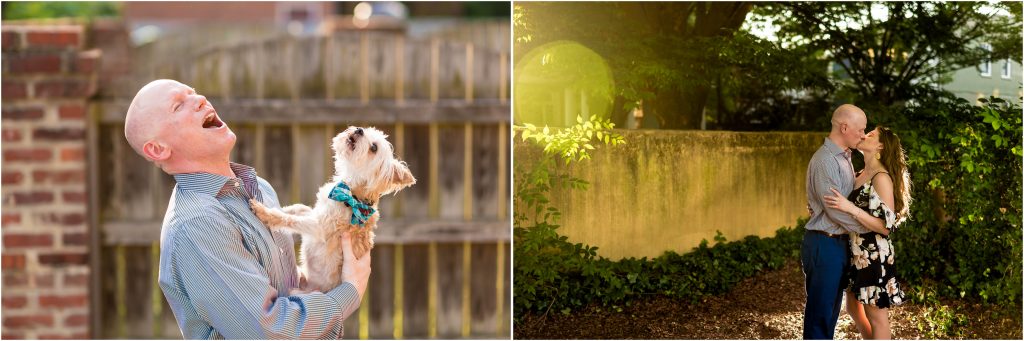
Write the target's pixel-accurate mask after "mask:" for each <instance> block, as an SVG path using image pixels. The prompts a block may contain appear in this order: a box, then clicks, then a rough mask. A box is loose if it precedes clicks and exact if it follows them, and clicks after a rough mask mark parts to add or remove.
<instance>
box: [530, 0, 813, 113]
mask: <svg viewBox="0 0 1024 341" xmlns="http://www.w3.org/2000/svg"><path fill="white" fill-rule="evenodd" d="M515 6H516V11H515V14H514V18H513V24H514V25H515V28H516V32H515V34H516V38H515V44H516V51H517V53H516V54H517V55H522V54H523V53H520V52H519V51H524V52H529V51H530V50H531V49H533V48H536V47H538V46H541V45H544V44H546V43H549V42H552V41H561V40H570V41H574V42H578V43H580V44H583V45H584V46H586V47H587V48H590V49H592V50H593V51H595V52H597V53H598V54H599V55H601V56H602V57H603V58H605V59H606V60H607V62H608V65H609V67H610V68H611V70H612V74H613V75H614V79H615V87H616V90H617V91H616V105H615V106H613V110H614V112H613V115H612V117H613V119H614V120H615V122H623V121H625V119H626V111H627V110H628V109H632V108H633V107H635V106H636V105H637V103H639V102H640V101H643V109H644V114H645V115H648V116H650V117H653V118H654V119H655V121H657V122H658V125H659V126H660V127H661V128H666V129H694V128H699V127H700V124H701V118H702V117H703V116H704V113H705V108H707V109H708V111H709V112H712V114H710V115H708V117H710V118H711V119H712V120H715V121H716V122H723V121H725V122H740V121H744V120H746V121H747V122H749V121H750V119H751V117H745V115H746V114H747V113H748V112H749V111H751V110H749V109H750V108H751V107H752V106H753V105H755V104H756V103H759V101H761V102H763V101H765V100H766V99H768V98H772V97H775V96H778V95H779V94H781V93H784V92H785V91H787V90H802V89H803V88H804V87H816V88H825V87H827V86H828V85H829V83H828V82H827V80H826V79H825V77H824V71H825V66H824V64H823V62H822V61H820V60H818V59H817V58H815V57H814V53H812V52H807V51H803V50H798V49H793V48H786V49H784V48H782V47H780V46H779V45H778V44H775V43H772V42H769V41H765V40H763V39H760V38H757V37H755V36H753V35H751V34H749V33H747V32H743V31H741V30H740V27H741V26H742V25H743V23H744V20H745V17H746V14H747V13H748V12H749V11H750V9H751V8H752V6H753V5H752V4H751V3H743V2H628V3H627V2H603V3H559V2H526V3H516V5H515ZM517 58H521V57H517ZM779 70H786V72H778V71H779ZM751 97H753V98H751ZM780 117H782V116H780Z"/></svg>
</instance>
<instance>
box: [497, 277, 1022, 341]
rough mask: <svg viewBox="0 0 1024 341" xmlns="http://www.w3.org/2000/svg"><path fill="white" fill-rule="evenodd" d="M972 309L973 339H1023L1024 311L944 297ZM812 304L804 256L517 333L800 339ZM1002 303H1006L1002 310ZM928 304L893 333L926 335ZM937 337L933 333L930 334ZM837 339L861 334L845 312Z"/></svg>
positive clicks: (532, 318)
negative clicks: (731, 283) (707, 293)
mask: <svg viewBox="0 0 1024 341" xmlns="http://www.w3.org/2000/svg"><path fill="white" fill-rule="evenodd" d="M944 304H946V305H948V306H950V307H951V308H952V309H953V311H954V312H956V313H961V314H964V315H966V316H967V319H966V322H965V323H966V326H960V327H956V330H957V331H959V332H960V333H961V334H962V336H960V337H959V338H967V339H1016V340H1020V339H1021V326H1022V323H1021V310H1020V308H1019V307H1018V308H1016V309H1013V308H1006V309H1001V310H1002V311H994V310H993V309H992V307H984V306H981V305H978V304H966V303H963V302H959V301H950V302H944ZM803 306H804V287H803V274H802V273H801V272H800V265H799V264H798V263H796V262H793V263H790V264H788V265H787V266H786V267H784V268H783V269H780V270H776V271H769V272H764V273H761V274H759V275H757V276H754V277H752V278H748V279H746V280H744V281H743V282H741V283H739V284H738V285H736V287H734V288H733V290H732V291H730V292H729V293H727V294H725V295H722V296H715V297H709V298H706V299H704V300H703V301H702V302H700V303H697V304H693V305H690V304H687V303H684V302H677V301H675V300H673V299H670V298H666V297H663V296H652V297H650V298H647V299H643V300H638V301H636V302H634V303H633V304H632V306H630V307H623V308H622V311H621V312H617V311H615V309H607V308H605V309H602V308H599V307H590V308H588V309H585V310H584V311H580V312H574V313H573V314H571V315H568V316H566V315H562V314H559V313H556V312H552V313H550V314H549V315H548V316H547V317H543V316H539V315H528V316H525V317H524V318H523V319H522V322H521V323H520V324H519V325H516V326H515V331H514V338H516V339H800V338H801V337H802V332H801V331H802V323H803ZM997 310H999V309H997ZM925 311H926V307H923V306H920V305H915V304H914V303H911V302H908V303H906V304H904V305H902V306H900V307H897V308H895V309H893V310H891V313H890V314H891V315H890V321H891V323H892V331H893V338H899V339H920V338H926V336H925V335H924V333H922V332H921V331H920V330H919V329H918V324H919V323H923V324H924V325H927V320H925V319H924V315H925ZM928 338H930V337H928ZM836 339H860V335H859V334H858V333H857V331H856V329H855V327H854V326H853V322H852V320H851V319H850V317H849V316H848V315H846V314H845V312H844V313H843V314H842V315H840V318H839V325H838V327H837V328H836Z"/></svg>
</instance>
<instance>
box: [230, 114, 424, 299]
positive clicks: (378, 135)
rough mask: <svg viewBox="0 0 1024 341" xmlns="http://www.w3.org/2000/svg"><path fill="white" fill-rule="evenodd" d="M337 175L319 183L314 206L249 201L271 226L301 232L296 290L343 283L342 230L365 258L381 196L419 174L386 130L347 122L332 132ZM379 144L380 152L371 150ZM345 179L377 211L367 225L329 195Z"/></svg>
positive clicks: (410, 182)
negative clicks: (399, 157) (354, 220)
mask: <svg viewBox="0 0 1024 341" xmlns="http://www.w3.org/2000/svg"><path fill="white" fill-rule="evenodd" d="M332 142H333V144H332V147H333V148H334V172H335V174H334V178H333V179H331V181H330V182H328V183H326V184H324V185H323V186H321V187H320V190H319V191H318V192H317V195H316V204H315V205H314V207H313V208H309V207H308V206H306V205H302V204H295V205H291V206H288V207H285V208H283V209H270V208H267V207H266V206H263V204H261V203H260V202H259V201H256V200H251V201H250V204H251V206H252V209H253V212H255V213H256V216H257V217H258V218H259V219H260V220H261V221H263V223H264V224H266V225H267V227H269V228H271V229H283V230H286V231H290V232H295V233H300V234H302V253H301V256H300V258H301V264H300V265H299V276H300V285H299V290H298V292H309V291H314V290H315V291H320V292H327V291H330V290H331V289H333V288H334V287H336V286H338V285H339V284H341V264H342V259H343V257H342V250H341V234H342V233H343V232H346V231H349V232H351V235H352V252H353V253H354V254H355V256H356V257H357V258H361V257H362V256H363V255H365V254H366V253H368V252H370V249H371V248H373V237H374V233H373V230H374V229H375V228H376V227H377V220H378V219H379V218H380V210H379V209H378V208H377V206H378V203H379V201H380V197H381V196H383V195H385V194H389V193H395V192H397V191H399V190H401V189H403V188H406V187H409V186H412V185H413V184H415V183H416V179H415V178H414V177H413V176H412V173H411V172H409V167H408V166H406V164H405V162H402V161H399V160H397V159H395V157H394V153H393V151H392V147H391V143H389V142H388V141H387V135H385V134H384V133H382V132H381V131H379V130H377V129H374V128H357V127H348V129H345V131H343V132H341V133H340V134H338V135H337V136H335V137H334V140H333V141H332ZM373 145H376V148H377V151H376V152H373V151H371V146H373ZM339 181H344V182H345V183H346V184H348V186H349V187H350V188H351V189H352V194H353V195H354V196H355V197H356V198H359V199H360V200H363V201H364V202H365V201H368V200H369V201H370V202H372V206H373V208H374V209H375V210H377V212H375V213H374V214H373V215H372V216H371V217H370V218H369V219H367V221H366V224H365V225H364V226H363V227H358V226H355V225H351V224H350V220H349V219H350V218H351V217H352V209H351V208H349V207H347V206H345V204H343V203H341V202H338V201H336V200H333V199H330V198H328V197H327V196H328V195H329V194H330V193H331V189H332V188H334V186H335V185H336V184H337V183H338V182H339Z"/></svg>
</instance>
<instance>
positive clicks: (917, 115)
mask: <svg viewBox="0 0 1024 341" xmlns="http://www.w3.org/2000/svg"><path fill="white" fill-rule="evenodd" d="M927 97H928V100H926V101H923V102H922V103H921V104H918V105H914V106H909V107H907V108H904V109H900V110H896V111H894V112H892V113H882V114H880V115H879V117H880V119H879V121H880V123H881V124H885V125H889V126H890V127H892V128H893V130H894V131H896V132H897V134H899V135H900V137H901V139H902V141H903V145H904V148H905V149H906V151H907V156H908V164H909V169H910V174H911V178H912V181H913V185H914V188H913V192H912V194H913V197H914V203H913V205H912V206H911V216H912V217H911V220H910V221H908V222H907V223H906V224H905V225H904V226H903V227H901V229H900V230H897V231H896V232H895V233H893V243H894V245H895V248H896V252H897V254H898V255H899V256H898V258H897V262H898V263H897V264H898V265H897V267H898V269H899V275H900V276H901V277H903V279H904V280H906V281H908V282H910V283H925V282H934V283H936V284H937V285H936V288H937V289H938V294H939V295H941V296H953V297H977V298H980V299H981V300H982V301H986V302H1006V301H1010V302H1015V303H1016V304H1019V302H1020V301H1021V271H1022V268H1021V256H1022V249H1021V215H1022V211H1021V187H1022V183H1021V169H1022V163H1021V156H1022V155H1024V154H1022V152H1021V136H1022V133H1024V132H1022V128H1021V107H1020V106H1019V105H1016V104H1012V103H1007V102H1005V101H1003V100H1001V99H999V98H991V99H988V100H984V99H983V100H982V101H983V102H985V103H983V105H982V106H975V105H972V104H971V103H969V102H967V101H966V100H963V99H960V98H956V97H955V96H953V95H952V94H949V93H944V92H939V93H935V94H933V95H931V96H927Z"/></svg>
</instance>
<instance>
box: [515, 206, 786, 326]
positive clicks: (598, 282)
mask: <svg viewBox="0 0 1024 341" xmlns="http://www.w3.org/2000/svg"><path fill="white" fill-rule="evenodd" d="M804 223H806V221H804V220H801V221H799V222H798V223H797V227H795V228H790V227H783V228H780V229H779V230H778V231H776V234H775V237H773V238H757V237H754V236H748V237H746V238H744V239H742V240H739V241H732V242H727V241H726V240H725V237H724V236H722V234H721V233H720V232H719V234H718V235H717V236H716V237H715V245H714V246H709V245H708V241H707V240H704V241H702V242H701V244H700V246H698V247H697V248H695V249H693V251H691V252H689V253H686V254H677V253H675V252H672V251H669V252H666V253H665V254H663V255H662V256H659V257H657V258H654V259H651V260H648V259H647V258H646V257H645V258H641V259H636V258H628V259H622V260H619V261H611V260H609V259H607V258H604V257H600V256H597V253H596V252H597V248H595V247H592V246H587V245H583V244H581V243H575V244H573V243H570V242H568V241H566V237H564V236H559V235H558V234H557V232H556V228H557V226H555V225H550V224H538V225H536V226H533V227H530V228H516V229H515V241H516V244H515V245H516V248H515V259H516V266H515V273H514V278H515V284H514V289H513V290H514V295H515V298H516V299H515V307H514V314H515V316H522V314H523V313H525V312H528V311H532V312H539V313H547V312H549V311H552V310H553V311H556V312H561V313H563V314H568V313H570V312H572V311H573V310H575V309H579V308H581V307H584V306H586V305H588V304H592V303H596V304H601V305H603V306H606V307H611V308H612V309H621V308H620V306H621V305H628V304H629V302H630V300H632V299H635V298H637V297H640V296H641V295H645V294H662V295H667V296H670V297H674V298H678V299H682V300H688V301H690V302H697V301H699V300H700V298H701V297H704V296H707V295H718V294H722V293H725V292H727V291H728V290H729V289H730V288H731V287H732V286H733V285H735V284H736V283H739V282H740V281H741V280H743V279H744V278H747V277H750V276H752V275H754V274H756V273H757V272H759V271H761V270H765V269H779V268H781V267H782V266H783V265H784V264H785V263H786V261H787V260H792V259H796V258H798V256H799V253H800V241H801V239H802V237H803V231H804V229H803V224H804Z"/></svg>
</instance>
